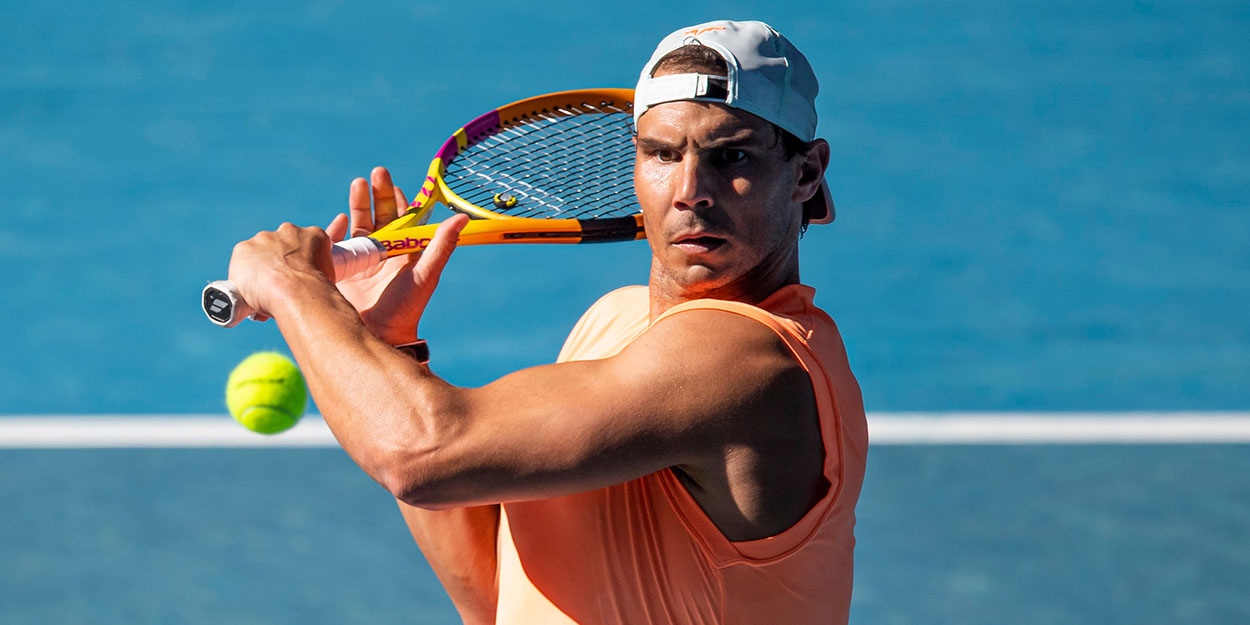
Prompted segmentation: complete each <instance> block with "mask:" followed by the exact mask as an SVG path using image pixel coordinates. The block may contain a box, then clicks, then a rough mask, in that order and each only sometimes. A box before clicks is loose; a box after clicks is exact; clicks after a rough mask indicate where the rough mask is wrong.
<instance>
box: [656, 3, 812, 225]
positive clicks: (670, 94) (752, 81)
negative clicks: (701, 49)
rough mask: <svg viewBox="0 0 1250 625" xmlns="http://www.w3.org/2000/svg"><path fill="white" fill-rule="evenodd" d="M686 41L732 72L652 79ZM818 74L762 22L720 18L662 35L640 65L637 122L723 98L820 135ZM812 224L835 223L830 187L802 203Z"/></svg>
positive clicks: (804, 135) (802, 134)
mask: <svg viewBox="0 0 1250 625" xmlns="http://www.w3.org/2000/svg"><path fill="white" fill-rule="evenodd" d="M687 45H702V46H707V47H708V48H711V49H712V50H714V51H716V53H717V54H719V55H720V56H721V57H722V58H724V59H725V64H726V65H727V66H728V68H729V72H728V76H727V77H722V76H708V75H705V74H669V75H666V76H660V77H652V74H653V73H654V72H655V68H656V65H657V64H658V63H659V62H660V59H662V58H664V56H665V55H667V54H668V53H670V52H672V51H674V50H676V49H678V48H681V47H683V46H687ZM819 91H820V85H819V84H818V83H817V81H816V73H815V72H813V71H812V66H811V64H810V63H808V62H807V57H805V56H803V53H802V52H799V50H798V48H796V47H794V44H792V43H790V40H789V39H786V38H785V36H783V35H782V34H781V33H779V32H777V31H776V30H773V28H772V27H771V26H769V25H768V24H765V23H763V22H734V21H729V20H719V21H715V22H707V23H704V24H699V25H698V26H691V27H689V28H682V29H680V30H678V31H676V32H674V33H672V34H671V35H669V36H667V37H665V38H664V40H663V41H661V42H660V45H659V46H658V47H656V49H655V52H654V53H653V54H652V55H651V60H650V61H648V62H647V65H646V66H645V67H643V68H642V74H641V75H640V76H639V78H638V87H637V88H636V89H635V91H634V124H635V125H636V124H637V123H638V118H639V117H641V116H642V114H643V113H645V112H647V109H648V108H650V107H652V106H655V105H657V104H662V103H664V102H674V101H678V100H697V101H704V102H720V103H722V104H725V105H727V106H731V107H733V108H736V109H741V110H743V111H746V112H748V113H752V114H754V115H756V116H759V117H761V118H763V119H764V120H765V121H768V122H771V123H773V124H775V125H777V126H778V127H780V128H781V129H783V130H786V131H787V132H789V133H790V134H793V135H794V136H796V137H798V138H799V139H800V140H802V141H805V142H809V141H811V140H812V139H814V138H815V137H816V93H817V92H819ZM804 208H805V209H806V212H807V215H808V218H809V220H810V222H811V223H829V222H831V221H833V217H834V210H833V200H832V198H831V196H830V194H829V185H828V183H827V182H825V181H823V180H822V181H821V185H820V190H818V191H817V192H816V195H815V196H813V197H812V198H811V199H810V200H808V201H807V202H806V203H805V204H804Z"/></svg>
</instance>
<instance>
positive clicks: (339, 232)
mask: <svg viewBox="0 0 1250 625" xmlns="http://www.w3.org/2000/svg"><path fill="white" fill-rule="evenodd" d="M347 226H348V219H347V215H345V214H343V213H339V214H337V215H335V216H334V219H333V220H332V221H331V222H330V225H328V226H326V234H328V235H330V240H331V241H334V242H335V243H338V242H339V241H342V240H343V239H344V238H346V237H347Z"/></svg>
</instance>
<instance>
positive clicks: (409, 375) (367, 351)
mask: <svg viewBox="0 0 1250 625" xmlns="http://www.w3.org/2000/svg"><path fill="white" fill-rule="evenodd" d="M282 290H283V293H284V297H282V304H281V308H280V309H279V310H276V311H273V312H274V319H275V320H276V321H277V322H278V326H279V328H280V329H281V331H282V335H283V337H284V338H285V339H286V342H287V345H288V346H289V347H290V349H291V353H292V354H293V355H294V356H295V359H296V360H297V361H298V362H299V364H300V368H301V370H302V371H303V373H304V376H305V378H306V379H307V380H308V387H309V389H310V390H311V391H312V394H313V399H314V400H315V401H316V403H317V407H318V409H319V410H320V411H321V414H322V416H323V417H324V418H325V420H326V424H327V425H328V426H329V427H330V430H331V431H332V432H333V433H334V436H335V438H337V439H338V441H339V444H340V445H341V446H342V447H343V449H344V450H345V451H346V452H347V453H348V455H350V456H351V457H352V459H353V460H355V461H356V463H357V464H358V465H360V467H361V468H362V469H364V471H365V472H366V473H368V474H369V475H370V477H372V478H373V479H374V480H376V481H377V482H379V483H380V484H382V485H383V486H384V487H386V488H387V489H388V490H390V491H391V492H392V493H394V494H397V495H398V494H400V493H401V492H402V483H401V482H402V480H399V479H397V478H396V475H395V473H394V471H395V469H396V466H395V465H396V464H397V463H396V462H394V456H395V454H396V453H397V452H403V453H415V452H419V451H420V450H421V449H422V448H423V447H424V446H427V445H431V444H433V443H434V441H436V440H437V435H436V434H437V430H438V427H437V424H436V423H435V422H434V420H433V414H434V412H436V411H435V410H423V409H422V406H423V405H425V404H427V403H428V402H427V401H426V400H427V399H428V397H429V396H430V395H431V394H433V395H438V394H440V393H444V394H445V393H447V392H450V390H451V389H450V388H449V387H448V385H447V384H446V383H444V382H442V381H441V380H439V379H438V378H436V377H435V376H434V375H433V374H431V373H430V372H429V370H428V369H427V368H426V367H424V366H423V365H420V364H418V363H416V362H415V361H413V360H412V359H410V358H408V357H407V356H405V355H403V354H401V353H400V352H398V351H396V350H395V349H393V348H392V347H391V346H389V345H387V344H386V343H385V342H383V341H382V340H381V339H379V338H377V337H376V336H374V335H373V333H371V332H370V331H369V329H368V328H366V327H365V326H364V324H363V322H361V320H360V317H359V315H358V314H357V313H356V311H355V309H353V308H352V307H351V305H350V304H349V303H348V302H347V301H346V300H344V299H343V298H342V297H341V296H339V294H338V292H337V290H336V289H335V288H334V285H332V284H330V283H329V282H328V281H325V280H317V279H313V278H310V277H306V276H297V277H294V278H292V283H289V284H284V285H283V289H282ZM426 387H429V392H428V393H427V392H426Z"/></svg>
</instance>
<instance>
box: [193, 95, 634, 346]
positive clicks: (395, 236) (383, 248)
mask: <svg viewBox="0 0 1250 625" xmlns="http://www.w3.org/2000/svg"><path fill="white" fill-rule="evenodd" d="M633 101H634V91H633V90H632V89H587V90H580V91H565V92H561V93H552V94H549V95H543V96H538V97H535V98H529V99H527V100H521V101H520V102H515V103H513V104H509V105H507V106H504V107H502V108H499V109H496V110H493V111H491V112H489V113H487V114H485V115H482V116H480V117H478V118H477V119H475V120H473V121H471V122H469V123H468V124H467V125H465V126H464V127H463V128H461V129H460V130H457V131H456V132H455V133H454V134H452V136H451V138H449V139H447V141H446V142H445V143H443V147H442V148H441V149H439V151H438V153H437V154H436V155H435V156H434V160H433V162H431V163H430V168H429V171H428V173H427V174H426V177H425V183H424V184H423V185H422V186H421V191H420V192H419V193H417V196H416V198H415V199H414V200H413V201H412V204H411V205H409V207H408V209H407V211H405V213H404V214H403V215H402V216H400V217H399V218H398V219H396V220H394V221H392V222H390V223H388V224H387V225H386V226H384V227H382V228H379V229H378V230H377V231H376V232H374V233H373V234H371V235H369V236H367V237H353V238H350V239H347V240H345V241H341V242H339V243H335V244H334V248H333V250H332V252H333V257H334V281H335V282H338V281H340V280H343V279H345V278H347V277H350V276H354V275H356V274H359V273H362V272H364V271H368V270H369V269H372V268H373V267H376V266H378V265H379V264H381V263H382V262H383V261H384V260H386V259H387V258H390V257H392V256H398V255H400V254H412V253H415V252H420V251H422V250H424V249H425V248H426V246H428V245H429V243H430V239H431V238H432V237H433V236H434V230H435V228H437V227H438V226H437V225H436V224H434V225H427V222H428V221H429V219H430V214H431V212H432V211H433V209H434V206H435V205H436V204H442V205H444V206H447V207H448V208H450V209H452V210H453V211H456V212H460V213H464V214H467V215H469V216H470V217H473V218H474V219H473V220H472V221H470V222H469V223H468V225H466V226H465V228H464V230H463V231H462V232H461V233H460V238H459V245H486V244H495V243H602V242H610V241H632V240H635V239H641V238H643V237H644V236H645V233H644V232H643V226H642V215H641V213H639V209H638V201H637V199H636V198H635V197H634V145H633V130H632V126H631V122H632V120H633V112H632V111H633ZM203 308H204V313H205V314H206V315H208V318H209V320H210V321H212V322H213V323H215V324H217V325H219V326H224V327H227V328H229V327H233V326H235V325H237V324H238V323H239V322H240V321H241V320H243V319H245V318H249V317H251V316H252V314H253V312H254V311H253V309H252V308H251V307H250V306H248V305H247V302H245V301H243V299H242V298H241V297H240V296H239V294H238V292H237V291H236V290H235V287H234V285H233V284H232V283H231V282H230V281H229V280H218V281H216V282H212V283H210V284H209V285H208V286H206V287H204V291H203Z"/></svg>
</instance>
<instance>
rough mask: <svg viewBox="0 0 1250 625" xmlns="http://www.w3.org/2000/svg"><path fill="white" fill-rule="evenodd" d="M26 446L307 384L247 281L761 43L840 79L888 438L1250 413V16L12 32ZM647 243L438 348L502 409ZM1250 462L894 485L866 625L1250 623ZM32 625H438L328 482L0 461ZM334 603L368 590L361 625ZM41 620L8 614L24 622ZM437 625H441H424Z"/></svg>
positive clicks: (365, 514) (399, 564)
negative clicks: (530, 128) (669, 77)
mask: <svg viewBox="0 0 1250 625" xmlns="http://www.w3.org/2000/svg"><path fill="white" fill-rule="evenodd" d="M4 16H5V19H3V20H0V190H2V191H3V195H4V198H5V208H4V210H3V215H4V216H5V219H4V220H2V221H0V259H2V260H3V262H4V263H5V264H6V266H7V267H8V268H9V272H8V283H7V285H6V288H5V290H4V296H3V299H0V323H3V325H4V327H5V331H4V332H3V333H0V353H3V354H4V355H5V356H6V357H5V358H4V359H2V360H0V414H7V415H16V414H113V413H160V414H186V413H221V412H222V411H223V409H222V400H221V393H222V387H223V385H224V381H225V376H226V374H227V372H228V371H229V369H230V368H231V367H232V366H233V364H234V363H235V362H237V361H238V360H240V359H241V358H242V357H243V356H245V355H246V354H248V353H250V352H252V351H255V350H258V349H266V348H281V347H282V342H281V338H280V336H279V335H278V334H277V332H276V328H275V327H274V326H273V324H247V325H246V326H244V327H240V328H238V329H236V330H233V331H226V330H221V329H219V328H216V327H214V326H212V325H210V324H208V323H207V322H206V321H205V320H204V318H203V316H202V313H201V312H200V311H199V309H198V298H199V290H200V288H201V287H202V286H203V284H204V282H205V281H206V280H209V279H213V278H218V277H222V276H223V275H224V273H225V268H226V261H227V260H228V257H229V251H230V247H231V246H232V245H233V244H234V242H236V241H238V240H240V239H243V238H246V237H248V236H250V235H251V234H253V233H254V232H256V231H257V230H260V229H265V228H273V227H275V226H276V225H278V224H279V223H281V222H282V221H292V222H295V223H299V224H319V225H324V224H325V223H327V222H328V221H329V219H330V218H331V217H332V216H333V215H334V213H335V212H337V211H340V210H343V208H344V206H345V201H346V194H347V185H348V183H349V181H350V180H351V178H353V177H355V176H360V175H366V174H367V172H368V171H369V169H370V168H371V167H373V166H374V165H379V164H383V165H387V166H389V167H391V168H392V170H393V171H394V172H395V174H396V176H397V178H398V180H399V182H400V184H401V185H406V186H407V187H408V188H409V189H410V190H411V189H412V188H415V186H416V182H417V180H418V179H419V177H420V176H421V175H422V173H423V172H424V168H425V166H426V163H428V161H429V158H430V157H431V155H432V154H433V152H434V150H435V149H436V148H437V147H438V146H439V145H440V144H441V142H442V140H443V139H444V138H445V137H446V135H447V134H448V132H450V131H451V130H452V129H454V128H456V127H458V126H459V125H460V124H462V123H464V122H465V121H466V120H468V119H470V118H471V117H473V116H476V115H477V114H478V113H480V112H483V111H485V110H486V109H489V108H492V107H494V106H498V105H500V104H503V103H506V102H510V101H513V100H517V99H520V98H523V97H528V96H531V95H535V94H538V93H543V92H547V91H555V90H562V89H569V88H579V87H587V86H631V85H632V84H633V82H634V80H635V78H636V75H637V71H638V69H639V66H640V64H641V62H642V61H643V60H645V58H646V56H647V55H649V54H650V51H651V49H652V47H653V46H654V44H655V43H656V42H657V41H658V40H659V38H660V37H662V36H663V35H665V34H667V33H668V32H669V31H671V30H673V29H675V28H677V27H680V26H685V25H689V24H693V23H697V22H701V21H705V20H707V19H714V18H719V17H733V18H738V19H748V18H758V19H763V20H765V21H768V22H770V23H772V24H773V25H774V26H776V27H777V28H779V29H780V30H781V31H782V32H784V33H786V34H787V35H788V36H789V37H790V38H791V39H793V40H794V41H795V42H796V43H797V44H798V45H799V46H800V47H801V48H802V49H803V50H804V51H805V52H806V54H807V55H808V57H809V58H810V60H811V61H812V64H813V65H814V66H815V67H816V69H817V71H818V73H819V75H820V77H821V80H822V86H823V89H822V94H821V97H820V100H819V102H818V106H819V109H820V114H821V124H820V128H819V134H820V135H822V136H824V137H827V138H828V139H829V141H830V143H831V145H832V148H833V159H832V165H831V168H830V172H829V175H828V177H829V181H830V184H831V186H832V188H833V192H834V196H835V198H836V201H837V204H838V214H839V217H838V221H837V222H836V223H835V224H834V225H832V226H825V227H814V228H813V229H812V230H811V231H810V232H809V233H808V235H807V236H806V238H805V239H804V242H803V244H802V246H803V263H804V265H803V277H804V279H805V281H806V282H808V283H810V284H812V285H813V286H815V287H816V288H817V291H818V294H817V301H818V303H820V304H821V305H823V306H824V307H825V308H826V309H827V310H829V311H830V312H831V313H832V314H833V315H834V317H835V318H836V319H837V320H838V322H839V324H840V326H841V327H842V330H843V333H844V335H845V338H846V342H847V346H848V350H849V352H850V357H851V361H852V365H853V367H854V368H855V370H856V372H857V374H858V376H859V379H860V382H861V384H862V386H863V390H864V396H865V401H866V404H867V406H868V408H869V410H870V411H897V410H928V411H940V410H991V411H1016V410H1039V411H1059V410H1104V411H1118V410H1247V409H1250V385H1248V384H1247V382H1246V380H1247V377H1248V376H1247V374H1248V373H1250V226H1248V220H1247V200H1248V197H1250V147H1248V146H1250V130H1248V129H1250V123H1248V122H1250V44H1247V41H1250V28H1248V26H1250V7H1248V6H1247V5H1246V4H1245V3H1244V2H1216V1H1196V2H1194V1H1191V2H1180V1H1175V2H1120V1H1107V2H1092V3H1091V2H1085V1H1082V2H1075V1H1050V2H1028V1H1014V2H989V1H985V0H975V1H968V2H960V3H941V4H934V3H906V2H836V3H818V4H809V3H800V2H789V1H781V2H732V1H731V2H718V3H709V4H707V5H706V6H701V5H698V4H690V5H678V4H677V3H671V2H652V1H643V2H635V3H629V4H624V3H621V4H610V5H604V6H601V7H594V8H591V7H589V6H586V5H582V4H574V3H545V4H543V5H540V6H512V5H509V4H505V3H494V2H480V1H467V2H457V3H451V4H428V3H402V2H372V3H368V4H360V5H357V4H351V3H338V2H312V3H296V2H271V3H263V4H259V5H258V4H256V3H243V2H238V3H226V2H209V3H192V2H186V3H181V4H180V3H174V2H170V3H162V4H161V5H160V6H149V5H148V4H145V3H139V2H114V3H104V4H100V3H86V2H74V1H67V2H51V1H41V2H9V3H7V4H6V6H5V10H4ZM646 259H647V250H646V247H645V245H642V244H621V245H613V246H602V247H598V248H590V249H588V248H584V247H578V248H555V247H542V248H539V247H532V248H515V247H509V248H505V247H494V248H466V249H464V250H461V251H460V252H458V253H457V256H456V258H455V259H454V260H453V264H452V267H451V268H450V269H449V271H448V273H447V275H446V277H445V279H444V281H443V287H442V288H441V290H440V292H439V294H438V295H437V296H436V300H435V302H434V303H433V305H432V308H431V310H430V312H429V314H428V316H427V318H426V320H425V321H424V322H423V328H424V329H423V332H424V333H425V334H426V335H427V336H428V338H429V339H430V340H431V342H432V344H433V345H434V350H435V354H436V358H435V362H436V370H437V371H438V372H439V373H440V374H442V375H444V376H445V377H447V378H448V379H449V380H451V381H452V382H455V383H459V384H481V383H485V382H488V381H490V380H491V379H494V378H495V377H498V376H499V375H502V374H504V373H507V372H509V371H511V370H514V369H516V368H518V367H523V366H527V365H532V364H539V363H542V362H548V361H550V360H551V359H552V358H554V356H555V354H556V352H557V350H558V348H559V344H560V341H561V339H562V338H563V336H564V334H565V333H566V332H567V330H568V328H569V327H571V325H572V324H573V322H574V321H575V320H576V318H577V316H578V315H579V314H580V312H581V311H582V310H583V309H584V308H585V307H586V306H587V305H589V303H590V302H592V301H593V300H594V299H595V298H596V297H597V296H598V295H599V294H601V293H603V292H604V291H606V290H608V289H611V288H613V287H615V286H619V285H622V284H630V283H640V282H643V281H645V279H646V272H645V269H646ZM1248 466H1250V458H1247V450H1246V448H1245V447H1243V446H1215V447H1187V446H1175V447H1168V448H1159V447H1081V448H1063V447H1049V448H1023V447H1011V448H997V447H977V448H906V447H887V448H877V449H874V451H873V453H872V456H871V459H870V468H869V478H868V482H867V483H866V486H865V489H866V490H865V495H864V500H863V503H862V504H861V507H860V518H861V522H860V526H859V536H860V539H861V547H860V549H859V551H858V559H859V568H858V571H857V587H856V607H855V612H854V615H853V616H854V617H855V618H854V620H855V621H856V622H872V623H908V622H960V623H975V622H985V623H996V622H1036V623H1051V622H1072V621H1085V622H1104V623H1106V622H1124V623H1146V622H1160V623H1163V622H1167V623H1171V622H1177V621H1188V622H1207V623H1216V622H1226V623H1234V622H1245V621H1247V620H1250V605H1247V603H1246V599H1245V597H1244V595H1245V593H1244V588H1238V587H1237V585H1236V583H1235V582H1234V581H1233V580H1237V579H1246V578H1250V552H1248V551H1247V549H1246V548H1245V547H1244V545H1245V544H1246V540H1245V538H1246V528H1247V527H1250V510H1248V509H1247V508H1248V505H1250V504H1247V503H1246V502H1247V501H1250V497H1247V494H1250V493H1247V486H1246V485H1245V482H1244V480H1241V479H1239V478H1238V477H1237V476H1241V475H1244V474H1245V469H1246V467H1248ZM0 495H3V497H0V500H3V501H6V502H17V503H16V504H6V509H7V510H6V512H5V517H4V518H3V519H2V520H0V570H3V571H6V573H0V605H4V606H5V608H4V612H5V614H4V617H3V619H0V620H3V621H4V622H6V623H9V622H12V623H27V622H29V623H51V622H65V623H77V622H178V623H195V622H222V621H225V622H238V623H243V622H267V623H275V622H327V623H328V622H362V621H367V622H375V623H382V622H401V621H403V622H413V621H414V620H415V621H416V622H447V621H448V619H449V618H450V617H449V616H448V612H447V610H448V607H447V605H446V602H445V599H443V598H442V596H441V593H440V591H439V590H438V588H437V586H436V584H435V582H433V581H432V578H430V576H429V572H428V569H425V568H424V565H423V564H422V563H421V561H420V558H419V555H418V554H417V552H416V550H415V548H414V547H412V545H411V543H410V542H408V541H407V539H406V538H405V537H404V530H403V527H402V524H400V522H399V519H398V517H397V515H395V514H394V511H393V509H392V504H391V503H390V502H389V501H388V500H387V499H386V497H385V494H384V493H382V492H380V491H379V490H378V489H377V488H376V487H374V486H373V485H372V484H370V483H369V482H368V480H367V478H365V477H363V475H361V474H360V473H359V471H358V470H356V469H355V468H354V467H352V465H351V464H350V462H349V461H347V459H346V458H345V457H344V456H343V455H342V454H341V452H337V451H333V450H316V451H276V450H270V451H263V452H257V451H230V452H222V451H216V452H213V451H198V452H186V451H174V450H153V451H143V452H139V451H94V452H93V451H81V452H39V451H4V452H0ZM340 593H341V594H340ZM14 606H17V607H14ZM422 618H426V619H428V620H427V621H422V620H421V619H422Z"/></svg>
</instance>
